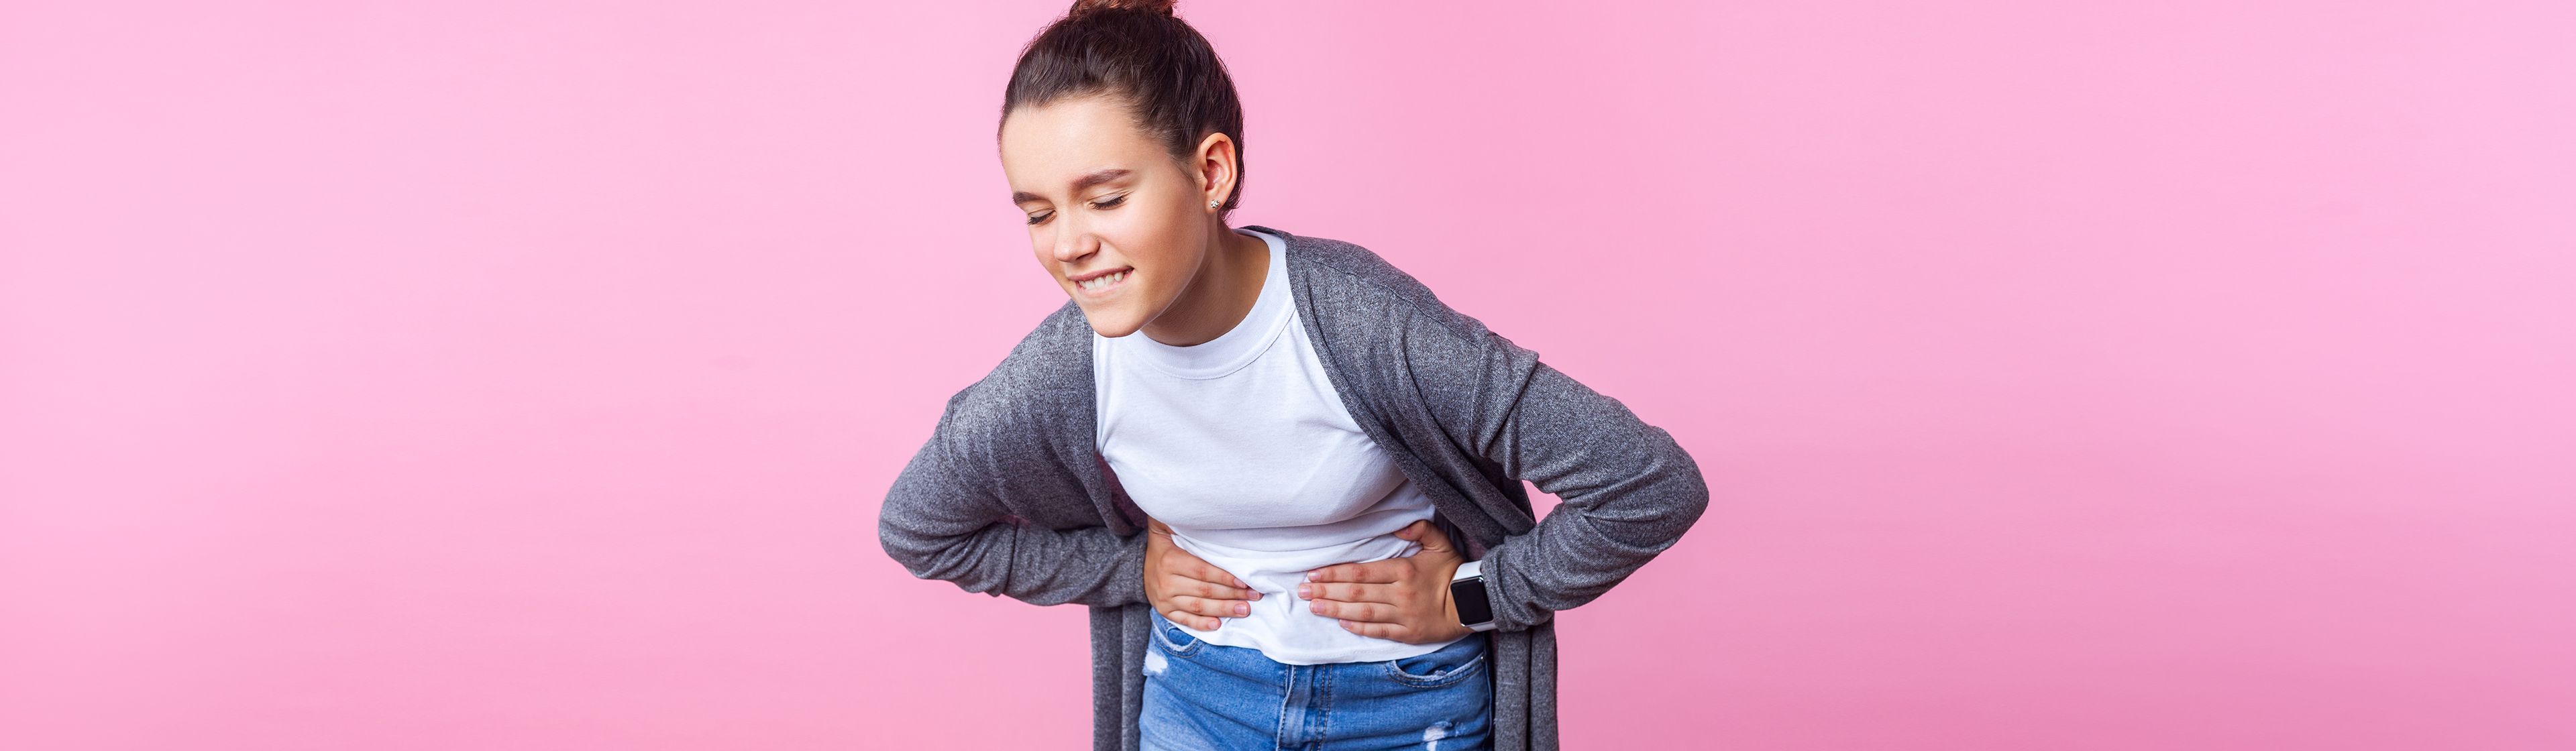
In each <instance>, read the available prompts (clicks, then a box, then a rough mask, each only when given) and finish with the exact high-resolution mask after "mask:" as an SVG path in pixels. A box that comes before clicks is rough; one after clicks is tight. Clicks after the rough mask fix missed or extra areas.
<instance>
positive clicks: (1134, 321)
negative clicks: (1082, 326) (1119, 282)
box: [1081, 305, 1145, 339]
mask: <svg viewBox="0 0 2576 751" xmlns="http://www.w3.org/2000/svg"><path fill="white" fill-rule="evenodd" d="M1081 307H1082V317H1083V320H1086V321H1090V322H1091V331H1092V333H1095V334H1099V335H1101V336H1105V337H1108V338H1111V339H1116V338H1118V337H1122V336H1126V335H1128V334H1133V333H1136V330H1137V329H1141V328H1144V327H1145V317H1144V316H1140V315H1136V314H1135V313H1133V312H1130V311H1125V310H1120V309H1118V308H1120V307H1124V306H1112V307H1109V308H1108V309H1094V308H1092V307H1091V306H1088V305H1083V306H1081Z"/></svg>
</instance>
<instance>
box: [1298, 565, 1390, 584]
mask: <svg viewBox="0 0 2576 751" xmlns="http://www.w3.org/2000/svg"><path fill="white" fill-rule="evenodd" d="M1406 566H1407V564H1406V563H1405V562H1403V561H1393V560H1388V561H1377V562H1375V563H1343V564H1338V565H1332V566H1325V567H1323V568H1319V569H1315V570H1313V571H1308V572H1306V581H1310V582H1357V583H1361V584H1394V583H1396V582H1397V581H1401V580H1402V579H1403V574H1404V570H1405V568H1406Z"/></svg>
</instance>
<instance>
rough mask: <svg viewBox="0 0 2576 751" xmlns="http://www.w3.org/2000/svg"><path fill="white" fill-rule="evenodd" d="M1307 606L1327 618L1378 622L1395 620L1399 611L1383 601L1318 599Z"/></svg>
mask: <svg viewBox="0 0 2576 751" xmlns="http://www.w3.org/2000/svg"><path fill="white" fill-rule="evenodd" d="M1306 607H1307V609H1309V610H1312V611H1314V612H1315V614H1316V615H1320V616H1323V617H1326V618H1340V619H1343V620H1349V621H1372V622H1378V623H1387V622H1392V621H1394V620H1395V616H1396V613H1397V611H1396V609H1395V606H1393V605H1388V604H1386V603H1382V602H1343V601H1340V600H1316V601H1314V602H1311V603H1307V605H1306Z"/></svg>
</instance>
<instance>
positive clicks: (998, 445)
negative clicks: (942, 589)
mask: <svg viewBox="0 0 2576 751" xmlns="http://www.w3.org/2000/svg"><path fill="white" fill-rule="evenodd" d="M1254 229H1260V230H1262V231H1264V232H1270V233H1273V234H1276V235H1279V236H1280V237H1283V238H1286V239H1287V241H1288V274H1289V278H1290V279H1291V280H1292V282H1291V285H1290V287H1291V289H1293V290H1294V291H1295V293H1296V301H1297V315H1298V318H1299V320H1300V321H1302V322H1303V323H1304V324H1305V326H1306V334H1307V336H1308V337H1309V338H1311V339H1313V340H1314V343H1315V350H1316V353H1317V354H1318V355H1320V356H1321V357H1322V358H1323V362H1324V372H1325V373H1326V374H1327V375H1329V376H1330V378H1331V379H1332V383H1333V388H1334V390H1335V391H1336V392H1339V394H1340V395H1341V398H1342V404H1343V406H1345V407H1347V408H1348V409H1349V410H1350V412H1351V417H1352V418H1353V419H1355V420H1357V421H1358V422H1359V424H1360V427H1361V429H1362V430H1365V431H1366V432H1367V433H1368V435H1369V437H1370V438H1373V439H1375V440H1376V441H1377V444H1378V445H1379V446H1383V447H1385V448H1386V449H1387V450H1388V451H1389V452H1390V453H1393V454H1394V455H1395V457H1396V461H1397V463H1398V464H1399V465H1401V466H1402V467H1403V469H1404V473H1405V475H1406V476H1407V477H1409V478H1411V479H1412V481H1413V483H1414V484H1415V485H1417V486H1419V487H1420V488H1421V489H1422V491H1423V493H1424V494H1426V495H1429V496H1430V497H1431V500H1432V503H1433V504H1434V505H1435V506H1436V507H1437V508H1438V514H1439V518H1440V520H1441V521H1443V522H1444V526H1446V527H1447V528H1449V529H1451V530H1452V535H1453V537H1463V538H1464V539H1463V540H1461V544H1462V546H1463V547H1465V548H1467V549H1468V552H1469V554H1470V556H1478V555H1481V557H1482V559H1483V560H1484V561H1485V564H1484V575H1485V582H1486V587H1487V588H1488V591H1489V594H1490V595H1491V599H1492V600H1493V604H1494V621H1495V623H1496V624H1497V626H1498V628H1497V630H1495V631H1494V632H1492V637H1493V650H1492V652H1491V653H1490V655H1491V660H1492V668H1493V671H1492V676H1493V681H1494V748H1495V749H1496V750H1497V751H1524V750H1525V749H1528V750H1534V751H1553V750H1554V749H1555V748H1557V734H1556V633H1555V629H1554V628H1553V625H1552V623H1551V622H1550V619H1551V618H1552V617H1553V616H1554V614H1555V612H1556V611H1559V610H1564V609H1566V608H1571V607H1574V606H1577V605H1581V604H1583V603H1585V602H1589V601H1591V600H1592V598H1594V597H1599V596H1601V593H1603V592H1606V591H1608V590H1609V589H1610V587H1611V585H1614V584H1618V583H1619V581H1620V580H1621V579H1625V578H1627V576H1628V574H1629V573H1631V572H1634V571H1636V570H1637V567H1639V566H1642V565H1645V563H1646V561H1648V560H1650V559H1652V558H1654V557H1655V554H1657V553H1660V552H1663V550H1664V549H1665V548H1667V547H1671V546H1672V544H1673V542H1674V541H1676V540H1678V539H1680V538H1681V536H1682V533H1683V532H1684V531H1687V530H1689V529H1690V525H1691V523H1692V522H1694V521H1696V520H1698V519H1699V515H1700V512H1701V511H1702V510H1703V509H1705V508H1706V507H1707V505H1708V486H1707V484H1706V483H1704V482H1703V481H1702V480H1701V479H1700V474H1699V467H1698V465H1696V464H1693V463H1692V462H1691V458H1690V455H1688V454H1685V453H1683V452H1682V450H1681V447H1680V446H1679V445H1676V444H1675V443H1674V442H1673V439H1672V436H1671V435H1669V434H1667V433H1665V432H1664V431H1663V430H1661V429H1658V428H1655V427H1653V426H1650V425H1647V424H1645V423H1644V422H1642V421H1639V420H1638V419H1637V416H1636V415H1635V414H1632V413H1630V412H1629V411H1628V408H1627V407H1625V406H1622V405H1621V404H1620V403H1619V402H1618V401H1617V400H1614V399H1611V398H1609V397H1606V396H1602V395H1601V394H1599V393H1595V392H1594V391H1593V390H1591V389H1589V388H1585V387H1584V386H1583V384H1580V383H1576V382H1575V381H1574V379H1572V378H1567V377H1566V376H1565V375H1564V374H1562V373H1559V372H1557V371H1556V370H1555V369H1554V368H1550V367H1548V366H1546V365H1544V364H1541V363H1540V362H1539V361H1538V355H1537V354H1536V353H1533V352H1531V351H1529V350H1526V349H1522V348H1520V347H1518V346H1514V345H1513V344H1512V343H1511V342H1510V341H1508V340H1505V339H1504V338H1502V337H1501V336H1499V335H1496V334H1494V333H1493V332H1490V331H1487V330H1485V326H1484V324H1481V323H1478V322H1476V319H1473V318H1469V317H1467V316H1464V315H1460V314H1458V313H1457V312H1456V311H1453V310H1450V309H1449V307H1448V306H1446V305H1442V304H1441V303H1440V301H1439V299H1438V298H1435V297H1433V296H1432V294H1431V290H1430V289H1428V288H1425V287H1423V286H1422V284H1421V283H1420V282H1416V281H1414V280H1413V277H1410V276H1407V275H1405V273H1404V272H1401V271H1397V270H1396V269H1395V267H1393V266H1390V265H1387V263H1386V262H1385V261H1384V260H1381V259H1379V258H1378V257H1377V255H1376V254H1374V253H1370V252H1369V251H1368V250H1366V249H1363V248H1361V247H1359V246H1356V245H1352V244H1349V243H1343V242H1336V241H1332V240H1322V239H1316V238H1310V237H1297V236H1294V235H1290V234H1288V233H1286V232H1280V231H1278V230H1273V229H1268V228H1259V227H1256V228H1254ZM1092 394H1093V387H1092V379H1091V327H1090V326H1089V324H1088V323H1086V322H1085V320H1084V319H1083V316H1082V311H1081V310H1080V309H1079V308H1076V307H1075V306H1073V305H1072V304H1071V303H1067V304H1066V305H1065V306H1064V307H1063V308H1062V309H1059V310H1057V311H1056V312H1055V313H1054V314H1052V315H1049V316H1047V318H1046V320H1044V321H1041V322H1039V324H1038V328H1037V330H1036V331H1032V332H1030V333H1029V335H1028V337H1027V338H1025V339H1022V340H1021V341H1020V343H1019V345H1018V346H1016V347H1013V348H1012V349H1011V354H1010V355H1009V356H1008V357H1006V358H1003V360H1002V364H1001V365H999V366H997V367H995V368H994V369H993V372H992V373H991V374H990V375H986V376H985V377H984V379H983V380H981V381H978V382H976V383H975V384H974V385H972V386H968V387H966V390H964V391H960V392H958V393H957V395H956V396H953V397H950V398H949V399H948V409H947V411H946V413H944V414H942V415H940V418H939V426H938V428H937V429H935V430H934V431H933V432H932V433H931V436H930V441H929V442H928V443H927V444H924V445H923V446H922V447H921V452H920V453H918V454H915V455H914V456H913V458H912V463H911V464H908V465H906V466H905V467H904V469H903V474H902V476H900V477H897V478H896V479H895V482H894V487H893V489H892V490H890V491H888V492H887V493H886V501H885V510H884V513H883V514H882V515H880V516H879V517H878V523H877V533H878V536H879V538H880V539H881V541H882V542H884V544H885V549H886V553H887V554H888V555H892V556H894V559H895V560H896V561H899V562H901V563H902V564H903V566H904V568H906V569H909V570H911V571H912V573H913V575H914V576H919V577H922V578H926V579H943V580H947V581H951V582H955V583H956V584H957V586H959V587H962V588H965V589H966V591H969V592H989V593H992V594H993V595H995V596H1000V595H1010V596H1012V597H1015V598H1018V599H1021V600H1024V601H1027V602H1031V603H1035V604H1039V605H1055V604H1059V603H1068V602H1072V603H1081V604H1084V605H1089V606H1091V676H1092V677H1091V687H1092V704H1093V727H1092V736H1093V741H1094V746H1095V747H1096V748H1098V749H1100V751H1132V749H1135V748H1136V746H1137V739H1136V715H1137V709H1138V707H1139V706H1140V702H1141V701H1142V698H1143V696H1144V674H1143V672H1142V666H1143V663H1144V655H1145V648H1146V647H1145V645H1146V643H1147V641H1146V640H1147V639H1148V638H1149V636H1150V635H1149V634H1148V633H1147V630H1146V623H1147V621H1146V614H1147V613H1148V612H1149V611H1148V606H1147V605H1146V604H1145V590H1144V585H1143V581H1142V580H1143V565H1144V563H1143V562H1144V553H1145V536H1144V535H1140V534H1137V532H1138V531H1139V530H1141V529H1142V528H1143V525H1144V522H1145V515H1144V513H1143V512H1141V511H1138V510H1137V508H1136V505H1135V503H1133V502H1132V501H1129V500H1128V499H1127V496H1126V494H1125V493H1124V492H1123V491H1121V490H1120V489H1119V487H1118V480H1117V478H1116V477H1114V476H1112V475H1110V474H1109V472H1108V467H1107V465H1106V464H1105V463H1104V462H1103V461H1102V460H1101V458H1100V452H1099V450H1098V448H1097V446H1095V445H1094V442H1093V433H1092V421H1093V415H1094V409H1093V405H1092ZM1524 479H1526V480H1528V481H1530V482H1531V483H1534V484H1536V485H1537V486H1538V488H1539V489H1540V490H1543V491H1546V492H1549V493H1553V494H1556V495H1557V496H1558V497H1560V498H1562V499H1563V500H1564V504H1563V505H1561V506H1559V507H1558V508H1557V509H1556V511H1555V512H1553V513H1550V514H1548V516H1547V520H1546V521H1545V522H1540V521H1539V520H1537V519H1536V518H1534V515H1533V514H1532V512H1531V508H1530V502H1529V497H1528V494H1527V493H1525V492H1523V491H1522V489H1521V483H1520V480H1524Z"/></svg>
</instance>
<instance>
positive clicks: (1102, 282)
mask: <svg viewBox="0 0 2576 751" xmlns="http://www.w3.org/2000/svg"><path fill="white" fill-rule="evenodd" d="M1125 278H1127V272H1124V271H1121V272H1118V273H1115V274H1110V275H1108V276H1104V277H1099V278H1095V279H1088V280H1084V281H1080V282H1075V283H1074V284H1075V285H1077V286H1080V287H1082V288H1083V289H1084V290H1095V289H1099V288H1102V287H1106V286H1109V285H1112V284H1117V283H1118V280H1121V279H1125Z"/></svg>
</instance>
